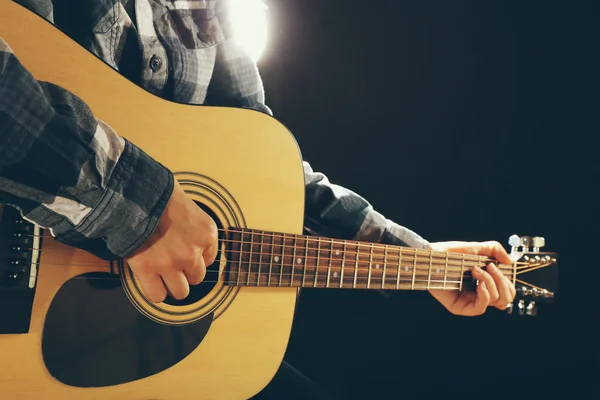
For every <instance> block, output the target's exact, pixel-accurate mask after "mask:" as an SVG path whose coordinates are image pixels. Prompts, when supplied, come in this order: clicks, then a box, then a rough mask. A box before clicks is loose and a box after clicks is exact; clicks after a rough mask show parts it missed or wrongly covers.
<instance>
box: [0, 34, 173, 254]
mask: <svg viewBox="0 0 600 400" xmlns="http://www.w3.org/2000/svg"><path fill="white" fill-rule="evenodd" d="M172 187H173V178H172V174H171V173H170V172H169V171H168V170H167V169H166V168H164V167H163V166H162V165H160V164H158V163H157V162H155V161H154V160H152V159H151V158H150V157H148V156H147V155H146V154H145V153H144V152H143V151H142V150H140V149H138V148H137V147H135V146H134V145H132V144H131V143H129V142H127V141H126V140H124V139H123V138H121V137H119V136H118V135H117V134H116V133H115V132H114V130H113V129H112V128H111V127H110V126H108V125H107V124H105V123H103V122H101V121H100V120H98V119H97V118H95V116H94V115H93V113H92V112H91V110H90V109H89V107H87V105H86V104H85V103H84V102H83V101H82V100H81V99H79V98H77V97H76V96H74V95H73V94H71V93H69V92H67V91H66V90H64V89H62V88H60V87H57V86H55V85H52V84H49V83H44V82H38V81H36V80H35V79H34V78H33V76H32V75H31V74H30V73H29V72H28V71H27V70H26V69H25V68H24V67H23V66H22V65H21V64H20V63H19V61H18V59H17V58H16V57H15V55H14V54H13V53H12V52H11V50H10V48H9V47H8V45H7V44H6V43H5V42H3V41H2V40H1V39H0V202H5V203H10V204H12V205H14V206H16V207H17V208H19V209H20V210H21V212H22V214H23V216H24V217H25V218H27V219H29V220H31V221H33V222H35V223H37V224H39V225H40V226H42V227H44V228H48V229H50V231H51V232H52V234H53V235H55V236H56V238H57V239H58V240H61V241H63V242H65V243H67V244H69V245H73V246H76V247H80V248H84V249H86V250H88V251H90V252H92V253H93V254H96V255H98V256H100V257H103V258H116V257H123V256H126V255H128V254H129V253H130V252H132V251H134V250H135V249H136V248H137V247H138V246H139V245H140V244H141V243H142V242H143V241H144V240H145V239H146V238H147V237H148V236H149V235H150V234H151V232H152V230H153V229H154V227H155V226H156V223H157V221H158V218H159V217H160V215H161V213H162V210H163V209H164V206H165V204H166V202H167V201H168V198H169V196H170V194H171V191H172Z"/></svg>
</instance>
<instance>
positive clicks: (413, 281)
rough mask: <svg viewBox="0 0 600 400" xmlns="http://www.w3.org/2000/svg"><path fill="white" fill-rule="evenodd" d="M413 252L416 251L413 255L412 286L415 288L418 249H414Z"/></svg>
mask: <svg viewBox="0 0 600 400" xmlns="http://www.w3.org/2000/svg"><path fill="white" fill-rule="evenodd" d="M413 253H414V257H413V271H412V272H413V273H412V285H411V287H410V288H411V289H412V290H414V289H415V274H416V273H417V249H414V250H413Z"/></svg>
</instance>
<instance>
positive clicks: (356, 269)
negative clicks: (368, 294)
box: [352, 244, 360, 289]
mask: <svg viewBox="0 0 600 400" xmlns="http://www.w3.org/2000/svg"><path fill="white" fill-rule="evenodd" d="M359 249H360V245H358V244H357V245H356V262H355V264H354V282H353V283H352V288H353V289H356V276H357V275H358V252H359V251H360V250H359Z"/></svg>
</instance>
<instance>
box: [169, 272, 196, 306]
mask: <svg viewBox="0 0 600 400" xmlns="http://www.w3.org/2000/svg"><path fill="white" fill-rule="evenodd" d="M162 280H163V281H164V282H165V285H166V287H167V290H168V291H169V293H170V295H171V296H172V297H173V298H174V299H177V300H183V299H185V298H186V297H187V295H188V294H190V285H189V284H188V281H187V278H186V277H185V275H184V274H183V272H181V271H176V272H169V273H168V274H165V275H163V276H162Z"/></svg>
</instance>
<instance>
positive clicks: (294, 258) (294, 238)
mask: <svg viewBox="0 0 600 400" xmlns="http://www.w3.org/2000/svg"><path fill="white" fill-rule="evenodd" d="M293 240H294V255H293V256H292V277H291V278H290V286H292V283H293V282H294V266H295V265H296V241H297V239H296V236H294V237H293Z"/></svg>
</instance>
